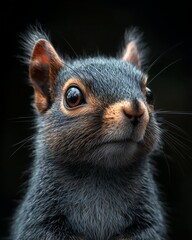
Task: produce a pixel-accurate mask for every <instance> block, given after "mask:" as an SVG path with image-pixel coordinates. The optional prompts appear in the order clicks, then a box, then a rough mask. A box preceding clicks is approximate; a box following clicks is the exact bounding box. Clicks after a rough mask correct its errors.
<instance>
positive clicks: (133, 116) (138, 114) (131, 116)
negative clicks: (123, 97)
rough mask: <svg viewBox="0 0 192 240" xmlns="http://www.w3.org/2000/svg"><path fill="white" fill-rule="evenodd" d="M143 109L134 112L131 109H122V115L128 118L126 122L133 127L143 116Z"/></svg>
mask: <svg viewBox="0 0 192 240" xmlns="http://www.w3.org/2000/svg"><path fill="white" fill-rule="evenodd" d="M144 111H145V110H144V109H140V110H139V111H135V110H133V109H130V108H126V107H124V108H123V113H124V115H125V116H126V117H127V118H128V120H129V121H130V122H131V123H132V124H133V125H137V124H138V123H139V122H140V121H141V119H142V116H143V115H144Z"/></svg>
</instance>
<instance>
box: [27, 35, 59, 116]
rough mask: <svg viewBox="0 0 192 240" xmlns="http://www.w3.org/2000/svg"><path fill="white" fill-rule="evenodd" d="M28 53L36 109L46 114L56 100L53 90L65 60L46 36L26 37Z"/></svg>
mask: <svg viewBox="0 0 192 240" xmlns="http://www.w3.org/2000/svg"><path fill="white" fill-rule="evenodd" d="M24 45H25V48H26V49H27V51H28V65H29V78H30V80H31V83H32V86H33V89H34V101H35V107H36V108H37V110H38V111H39V112H40V113H43V112H45V111H46V110H47V109H48V108H49V106H50V105H51V104H52V102H53V100H54V94H53V88H54V85H55V82H56V79H57V75H58V72H59V70H60V69H61V67H63V60H62V59H61V58H60V57H59V55H58V54H57V52H56V51H55V49H54V47H53V46H52V44H51V43H50V41H49V39H48V37H47V35H46V34H43V33H41V32H39V31H33V32H30V33H29V34H28V35H27V37H25V44H24Z"/></svg>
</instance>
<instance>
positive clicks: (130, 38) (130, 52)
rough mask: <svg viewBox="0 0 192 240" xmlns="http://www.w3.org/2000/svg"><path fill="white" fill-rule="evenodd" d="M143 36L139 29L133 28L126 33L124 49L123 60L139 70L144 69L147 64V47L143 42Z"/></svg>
mask: <svg viewBox="0 0 192 240" xmlns="http://www.w3.org/2000/svg"><path fill="white" fill-rule="evenodd" d="M142 38H143V34H142V33H141V32H140V31H139V29H138V28H136V27H133V28H130V29H129V30H126V31H125V35H124V47H123V51H122V53H121V58H122V60H124V61H127V62H130V63H132V64H133V65H135V66H136V67H138V68H142V67H143V65H144V63H145V55H146V50H147V49H146V46H144V43H143V42H142Z"/></svg>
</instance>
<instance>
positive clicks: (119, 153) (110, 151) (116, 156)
mask: <svg viewBox="0 0 192 240" xmlns="http://www.w3.org/2000/svg"><path fill="white" fill-rule="evenodd" d="M138 151H139V143H137V142H134V141H131V140H125V141H111V142H104V143H102V144H99V145H97V146H95V147H94V149H93V151H92V153H91V156H90V158H91V159H97V161H96V162H95V161H94V162H95V164H98V165H106V166H107V167H117V166H124V165H127V164H130V163H131V162H132V161H133V160H134V158H135V155H136V154H137V152H138Z"/></svg>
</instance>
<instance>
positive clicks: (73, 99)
mask: <svg viewBox="0 0 192 240" xmlns="http://www.w3.org/2000/svg"><path fill="white" fill-rule="evenodd" d="M83 103H85V100H84V96H83V93H82V92H81V90H80V89H79V87H77V86H75V85H73V86H71V87H69V88H68V89H67V91H66V93H65V105H66V107H67V108H75V107H77V106H79V105H81V104H83Z"/></svg>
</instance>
